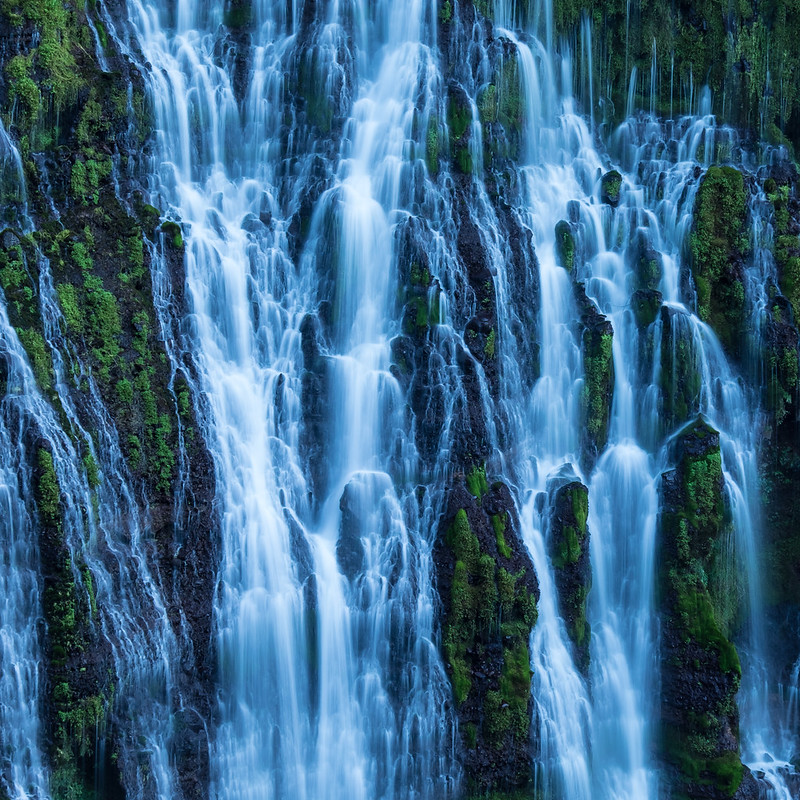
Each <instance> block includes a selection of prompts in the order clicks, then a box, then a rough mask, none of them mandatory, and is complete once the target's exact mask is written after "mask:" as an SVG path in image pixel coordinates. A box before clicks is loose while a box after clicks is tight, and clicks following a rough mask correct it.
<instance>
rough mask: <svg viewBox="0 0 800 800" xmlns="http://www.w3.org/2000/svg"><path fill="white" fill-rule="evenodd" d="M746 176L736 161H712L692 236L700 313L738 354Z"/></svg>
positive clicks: (697, 204) (699, 197)
mask: <svg viewBox="0 0 800 800" xmlns="http://www.w3.org/2000/svg"><path fill="white" fill-rule="evenodd" d="M746 217H747V199H746V195H745V185H744V176H743V175H742V173H741V172H740V171H739V170H737V169H734V168H733V167H709V168H708V171H707V172H706V174H705V175H704V176H703V179H702V181H701V183H700V188H699V189H698V192H697V198H696V200H695V211H694V224H693V226H692V234H691V237H690V245H691V251H692V260H691V268H692V277H693V278H694V286H695V289H696V291H697V314H698V316H699V317H700V319H702V320H703V321H704V322H707V323H708V324H709V325H710V326H711V327H712V328H713V329H714V332H715V333H716V334H717V336H718V337H719V340H720V342H721V343H722V346H723V347H724V348H725V350H726V351H727V352H728V353H729V355H730V356H731V357H732V358H733V359H734V360H739V359H740V358H741V356H742V346H743V343H744V341H743V340H744V327H743V326H744V283H743V281H744V266H743V261H744V257H745V255H746V252H747V249H748V243H747V237H746V235H745V233H744V223H745V219H746Z"/></svg>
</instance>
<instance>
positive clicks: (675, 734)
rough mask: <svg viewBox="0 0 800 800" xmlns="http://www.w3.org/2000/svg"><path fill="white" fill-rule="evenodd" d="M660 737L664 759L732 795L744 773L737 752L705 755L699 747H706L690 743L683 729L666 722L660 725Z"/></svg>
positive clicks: (684, 771) (691, 775) (694, 777)
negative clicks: (715, 755)
mask: <svg viewBox="0 0 800 800" xmlns="http://www.w3.org/2000/svg"><path fill="white" fill-rule="evenodd" d="M709 727H712V726H709ZM661 738H662V745H663V749H664V752H665V754H666V757H667V759H668V760H669V761H670V762H671V763H673V764H675V765H676V766H677V767H678V769H679V770H680V771H681V772H682V773H683V774H684V775H685V776H687V777H688V778H689V779H690V780H692V781H694V782H695V783H698V784H700V785H701V786H714V787H716V788H717V789H718V790H719V791H720V792H723V793H724V796H725V797H733V795H734V794H735V793H736V790H737V789H738V788H739V786H740V785H741V782H742V778H743V777H744V767H743V766H742V762H741V760H740V758H739V756H738V754H737V753H735V752H733V751H728V752H727V753H725V754H724V755H722V756H717V757H713V756H709V755H706V754H704V753H703V752H702V751H703V750H706V749H707V748H705V747H703V746H701V747H700V748H698V747H697V746H692V742H691V741H690V740H689V739H688V737H687V736H686V735H685V734H684V733H683V731H681V730H679V729H677V728H674V727H672V726H669V725H664V726H663V727H662V735H661Z"/></svg>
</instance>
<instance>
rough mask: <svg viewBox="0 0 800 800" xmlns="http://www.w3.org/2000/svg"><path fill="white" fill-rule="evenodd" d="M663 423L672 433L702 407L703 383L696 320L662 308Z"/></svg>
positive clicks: (661, 375) (677, 311)
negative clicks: (695, 335) (694, 328)
mask: <svg viewBox="0 0 800 800" xmlns="http://www.w3.org/2000/svg"><path fill="white" fill-rule="evenodd" d="M660 313H661V371H660V382H661V387H660V388H661V410H662V413H661V420H662V423H663V426H664V432H665V433H669V432H671V431H673V430H675V428H676V427H678V426H679V425H682V424H683V423H685V422H687V421H688V420H689V418H690V417H691V416H692V415H693V414H695V413H697V411H698V410H699V407H700V390H701V388H702V379H701V376H700V365H699V363H698V356H697V352H696V347H695V342H694V336H693V332H692V320H691V319H690V318H689V317H688V316H687V315H686V314H685V313H684V312H683V311H681V310H680V309H674V308H669V307H667V306H662V307H661V312H660Z"/></svg>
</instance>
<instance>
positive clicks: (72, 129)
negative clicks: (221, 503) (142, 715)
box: [0, 0, 216, 798]
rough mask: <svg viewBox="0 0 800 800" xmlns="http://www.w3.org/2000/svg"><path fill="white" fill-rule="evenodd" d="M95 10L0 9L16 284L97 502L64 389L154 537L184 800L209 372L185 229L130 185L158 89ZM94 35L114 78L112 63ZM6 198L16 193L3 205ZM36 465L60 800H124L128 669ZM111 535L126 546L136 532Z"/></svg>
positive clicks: (211, 533) (64, 6) (199, 681)
mask: <svg viewBox="0 0 800 800" xmlns="http://www.w3.org/2000/svg"><path fill="white" fill-rule="evenodd" d="M93 10H94V6H93V5H92V6H91V7H87V8H84V5H83V4H80V3H78V4H76V3H72V2H69V3H55V4H54V3H41V2H30V3H22V2H13V0H12V2H8V3H4V4H3V5H2V9H0V51H2V52H3V53H4V58H5V63H4V65H3V70H4V79H3V80H2V81H0V106H1V107H2V110H3V113H4V115H5V117H6V119H7V120H9V123H8V129H9V132H10V134H11V136H12V137H13V138H14V140H15V141H16V142H17V144H18V148H19V150H20V153H21V155H22V159H23V166H24V170H25V178H26V183H27V199H28V210H29V213H30V215H31V216H32V218H33V221H34V225H35V230H33V231H32V232H27V233H23V232H22V231H21V230H19V229H18V228H16V227H13V226H12V227H11V228H9V229H6V230H5V231H4V232H3V233H2V234H0V284H2V287H3V290H4V293H5V294H6V298H7V301H8V308H9V314H10V321H11V323H12V324H13V325H14V327H15V328H16V329H17V332H18V335H19V337H20V340H21V342H22V343H23V345H24V346H25V348H26V350H27V352H28V355H29V358H30V361H31V364H32V367H33V369H34V373H35V376H36V379H37V382H38V384H39V387H40V389H41V390H42V392H43V393H44V394H45V396H47V397H48V398H49V399H50V401H51V402H52V404H53V406H54V408H55V409H56V411H57V413H58V414H59V415H60V416H61V418H62V420H63V422H64V424H65V426H66V427H67V428H68V429H69V430H70V431H71V434H70V435H71V436H73V437H74V438H75V446H76V449H77V450H78V451H79V453H80V456H81V458H82V467H83V471H84V475H85V480H86V484H87V485H88V487H89V489H90V491H92V492H94V491H95V490H96V489H97V488H98V486H99V483H100V481H101V480H102V479H103V477H102V476H103V474H104V472H105V474H106V478H107V479H110V478H109V476H110V475H111V473H113V470H105V469H104V468H105V467H106V466H107V464H106V460H107V458H108V457H109V454H108V453H104V452H102V451H99V452H98V451H97V450H96V452H97V458H98V461H99V462H100V463H99V464H98V463H96V462H95V459H94V457H93V455H92V452H91V448H90V447H89V442H88V440H87V441H84V434H83V433H82V432H79V431H78V429H77V426H74V425H71V424H70V423H69V421H68V419H67V415H66V412H65V411H64V408H63V405H62V402H61V399H60V398H61V397H63V396H66V395H63V394H62V393H67V394H68V396H69V398H70V404H71V405H72V406H73V407H74V410H75V411H74V413H75V414H76V415H77V422H79V423H80V427H81V428H82V429H83V430H85V431H86V432H87V435H88V436H89V437H91V438H92V439H93V440H94V442H95V445H97V442H98V441H100V439H99V438H98V437H97V435H96V434H97V430H98V426H100V425H102V426H107V425H113V428H114V437H115V439H116V440H118V441H119V444H120V447H121V450H122V453H123V455H124V457H125V461H126V463H127V470H128V472H129V476H130V481H129V485H130V486H132V487H135V489H134V491H135V492H136V493H137V496H136V502H137V505H138V508H139V512H140V514H141V524H142V526H143V527H145V528H146V529H147V530H148V533H149V534H150V536H151V537H152V541H153V542H154V545H155V546H154V548H153V563H152V564H151V565H150V568H151V570H152V573H153V574H154V575H156V576H158V579H159V580H160V581H161V584H162V585H161V588H162V595H163V598H164V601H165V604H166V606H167V613H168V617H169V620H170V623H171V624H172V625H173V627H174V632H175V634H176V636H178V637H179V638H180V639H181V640H182V641H184V642H185V646H186V654H185V657H186V662H185V663H184V664H183V665H182V666H183V669H180V670H176V675H179V677H178V679H177V680H178V684H179V685H178V687H177V688H178V692H177V694H176V697H175V698H174V700H175V708H174V713H175V717H176V731H177V734H176V737H175V747H176V752H177V753H178V754H179V755H180V764H181V767H180V772H181V779H182V783H181V786H180V791H181V793H182V794H183V796H185V797H186V798H193V797H201V796H203V794H204V793H205V791H206V786H207V782H208V764H207V760H208V742H207V731H206V728H205V725H204V722H203V720H204V719H208V718H209V716H210V713H211V709H210V703H211V697H212V692H211V685H212V681H213V677H214V671H215V659H214V654H213V646H212V643H213V636H212V632H211V618H212V592H213V585H214V575H215V572H216V554H215V549H216V548H215V524H214V514H213V499H214V492H215V488H214V475H213V467H212V464H211V459H210V456H209V454H208V451H207V449H206V447H205V444H204V442H203V439H202V435H201V432H200V429H199V426H198V424H197V419H196V417H195V411H194V403H193V400H192V395H191V389H190V386H191V376H192V372H193V365H192V363H191V359H190V358H189V357H186V358H185V359H184V361H183V363H180V364H177V365H175V367H176V369H173V365H172V363H171V362H170V359H169V358H168V357H167V352H166V348H165V343H164V341H163V339H162V332H161V325H160V320H159V317H158V315H157V313H156V309H155V308H154V304H153V303H154V300H153V297H154V290H153V285H152V281H151V261H152V258H153V254H154V253H160V254H161V257H163V264H164V268H165V269H166V270H167V271H169V272H170V273H172V274H171V278H172V281H171V283H172V285H173V286H174V287H177V290H176V292H175V293H174V294H173V296H172V298H171V302H172V304H173V311H174V312H175V314H176V315H177V314H182V313H183V311H184V308H183V297H182V294H181V290H180V287H182V285H183V240H182V236H181V231H180V226H179V224H178V223H177V222H175V221H168V222H166V223H163V224H162V219H161V216H162V215H161V213H160V212H159V210H158V209H155V208H153V207H151V206H149V205H147V204H146V202H145V201H144V197H143V194H142V192H141V191H140V187H139V186H138V184H137V181H136V178H135V177H131V176H135V175H136V174H137V170H138V165H137V162H136V159H137V157H138V154H139V153H140V152H141V151H142V150H143V149H144V147H145V144H146V142H147V139H148V137H149V136H150V133H151V127H152V125H151V121H150V113H149V110H148V106H147V101H146V99H145V90H144V83H143V80H142V78H141V76H140V75H139V74H138V72H137V70H136V68H135V67H134V65H133V64H132V63H130V62H129V61H128V60H127V59H126V58H125V57H123V56H122V55H121V54H120V53H119V52H117V51H116V49H115V45H114V42H113V41H112V40H111V38H110V37H109V36H108V35H107V34H106V32H105V30H104V28H103V26H102V23H101V21H100V19H99V18H98V17H96V16H95V17H91V18H90V17H87V14H92V13H94V12H93ZM90 23H91V24H90ZM92 28H94V30H95V31H96V33H97V37H98V41H99V42H100V43H101V45H102V47H103V48H104V56H105V59H106V61H107V63H108V67H109V71H104V70H103V69H101V67H100V62H99V60H98V58H97V55H96V52H97V51H96V42H95V39H94V38H93V33H92ZM3 191H5V190H4V187H0V192H3ZM12 199H13V198H12ZM5 202H8V195H5V196H3V197H2V198H0V205H2V204H4V203H5ZM43 265H46V268H47V270H48V271H49V276H48V278H47V280H43V270H44V266H43ZM50 287H52V288H50ZM48 303H51V304H52V305H51V306H47V304H48ZM56 314H59V315H60V317H59V318H58V321H57V324H56ZM56 355H57V356H58V360H59V362H60V363H61V365H62V366H61V369H62V373H61V378H62V380H63V383H62V385H61V386H58V387H57V386H56V381H57V378H58V376H57V374H56V369H55V366H54V358H55V357H56ZM99 403H102V409H103V412H102V413H101V412H99V411H98V408H99V405H98V404H99ZM105 414H107V415H108V416H107V417H105V416H104V415H105ZM36 451H37V453H38V455H37V456H36V462H35V464H36V476H37V478H36V480H37V483H38V491H37V493H36V501H37V504H38V510H39V516H40V519H41V522H42V544H43V550H42V552H43V563H44V564H45V567H44V570H45V572H46V577H45V603H44V606H45V607H44V613H45V621H46V624H47V643H46V651H47V663H46V666H45V673H46V691H45V694H46V697H47V700H46V710H47V719H48V723H49V724H48V725H47V726H46V731H47V733H46V736H47V747H48V751H49V755H50V759H51V766H52V769H53V777H52V782H53V793H54V796H55V797H57V798H62V797H77V796H81V797H82V796H89V795H88V794H86V793H87V792H91V791H93V790H95V789H96V790H97V791H100V792H102V793H103V794H104V795H105V796H112V795H114V794H115V793H118V792H119V790H118V788H115V787H116V785H117V782H118V781H119V775H118V770H119V767H120V766H121V762H122V761H123V760H124V759H120V761H119V762H117V760H116V756H115V758H114V759H113V760H112V759H111V756H112V754H114V753H115V752H116V753H117V754H119V750H120V748H119V743H120V737H121V736H122V735H123V734H122V732H123V731H124V728H125V721H124V720H117V719H116V718H115V716H114V709H113V706H112V704H111V701H110V699H111V697H112V696H113V694H114V686H115V675H114V664H113V661H112V660H111V658H110V647H109V643H108V642H107V641H105V640H104V639H103V636H102V635H101V633H100V631H101V630H102V626H100V625H97V624H96V621H97V620H98V619H100V618H101V617H102V615H103V613H104V610H103V609H102V608H97V606H96V603H95V602H94V596H93V592H94V588H93V583H94V581H93V577H92V574H91V571H90V570H89V569H88V567H86V566H85V565H81V564H73V563H71V562H70V560H69V558H68V550H67V547H66V543H65V542H64V540H63V537H61V534H60V527H61V525H60V507H59V503H60V500H59V495H60V491H59V487H58V483H57V478H56V475H55V472H54V470H53V463H52V457H51V455H50V453H49V450H48V446H47V443H46V442H45V441H42V443H41V444H40V445H39V446H37V448H36ZM113 479H114V480H116V476H114V478H113ZM177 498H180V501H179V502H176V499H177ZM176 509H177V511H176ZM89 513H91V512H89ZM107 534H108V536H109V538H110V539H111V540H113V539H114V538H115V537H117V536H120V537H121V536H124V535H126V534H125V532H124V531H108V532H107ZM95 731H96V732H97V736H96V737H95V734H94V732H95ZM97 776H104V777H103V780H104V781H105V784H103V786H99V785H96V780H98V778H97Z"/></svg>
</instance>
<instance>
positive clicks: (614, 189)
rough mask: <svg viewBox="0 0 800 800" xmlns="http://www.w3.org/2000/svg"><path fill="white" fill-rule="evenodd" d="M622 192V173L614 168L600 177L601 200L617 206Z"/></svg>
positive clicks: (614, 206)
mask: <svg viewBox="0 0 800 800" xmlns="http://www.w3.org/2000/svg"><path fill="white" fill-rule="evenodd" d="M621 193H622V175H621V173H620V172H619V171H617V170H615V169H612V170H610V171H609V172H606V173H605V174H604V175H603V177H602V178H601V179H600V200H601V201H602V202H603V203H605V204H606V205H609V206H611V207H612V208H616V207H617V206H618V205H619V200H620V195H621Z"/></svg>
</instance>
